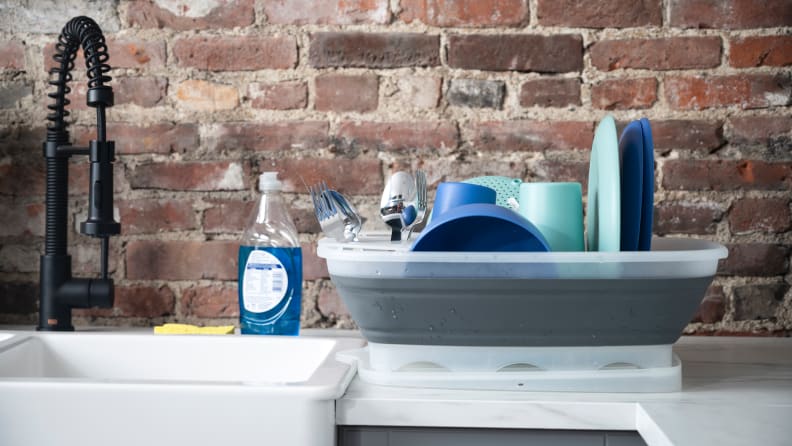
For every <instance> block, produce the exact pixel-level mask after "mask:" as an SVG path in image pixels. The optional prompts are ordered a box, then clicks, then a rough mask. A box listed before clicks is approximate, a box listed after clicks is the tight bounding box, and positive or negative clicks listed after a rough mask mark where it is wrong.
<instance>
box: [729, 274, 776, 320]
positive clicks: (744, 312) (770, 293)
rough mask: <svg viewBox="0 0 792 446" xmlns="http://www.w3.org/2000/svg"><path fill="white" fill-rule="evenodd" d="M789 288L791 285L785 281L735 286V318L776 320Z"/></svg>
mask: <svg viewBox="0 0 792 446" xmlns="http://www.w3.org/2000/svg"><path fill="white" fill-rule="evenodd" d="M788 289H789V285H787V284H785V283H773V284H767V285H743V286H738V287H735V288H734V320H735V321H751V320H761V319H771V320H775V319H776V312H777V311H778V309H779V307H781V302H782V301H783V300H784V294H786V292H787V290H788Z"/></svg>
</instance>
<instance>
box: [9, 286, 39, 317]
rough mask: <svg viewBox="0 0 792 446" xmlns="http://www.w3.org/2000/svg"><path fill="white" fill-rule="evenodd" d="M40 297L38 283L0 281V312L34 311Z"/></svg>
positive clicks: (23, 312) (26, 312) (24, 312)
mask: <svg viewBox="0 0 792 446" xmlns="http://www.w3.org/2000/svg"><path fill="white" fill-rule="evenodd" d="M38 299H39V286H38V283H29V282H10V281H3V282H0V314H3V315H7V314H30V313H34V312H36V311H37V308H36V303H37V302H38Z"/></svg>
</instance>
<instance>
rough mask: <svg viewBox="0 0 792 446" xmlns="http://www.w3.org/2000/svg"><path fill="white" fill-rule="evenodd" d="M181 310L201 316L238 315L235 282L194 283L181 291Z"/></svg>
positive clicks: (186, 313) (191, 314)
mask: <svg viewBox="0 0 792 446" xmlns="http://www.w3.org/2000/svg"><path fill="white" fill-rule="evenodd" d="M181 303H182V312H184V314H185V315H186V316H195V317H201V318H219V317H239V295H238V293H237V287H236V285H235V284H233V285H232V284H219V283H216V284H212V285H194V286H191V287H189V288H187V289H186V290H184V292H183V293H182V296H181Z"/></svg>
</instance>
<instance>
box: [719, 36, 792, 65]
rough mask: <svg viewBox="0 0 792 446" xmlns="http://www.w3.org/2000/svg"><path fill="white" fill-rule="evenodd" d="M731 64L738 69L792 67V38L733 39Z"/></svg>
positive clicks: (730, 52)
mask: <svg viewBox="0 0 792 446" xmlns="http://www.w3.org/2000/svg"><path fill="white" fill-rule="evenodd" d="M729 46H730V50H729V64H730V65H731V66H733V67H737V68H749V67H761V66H770V67H783V66H788V65H792V36H755V37H741V38H736V39H731V41H730V42H729Z"/></svg>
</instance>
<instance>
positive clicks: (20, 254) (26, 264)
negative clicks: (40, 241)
mask: <svg viewBox="0 0 792 446" xmlns="http://www.w3.org/2000/svg"><path fill="white" fill-rule="evenodd" d="M31 248H32V246H30V245H29V244H25V245H21V244H20V245H16V244H3V245H0V271H2V272H7V273H34V272H38V269H39V256H38V254H40V253H41V252H42V251H43V247H39V246H36V249H31ZM36 251H38V252H36Z"/></svg>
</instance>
